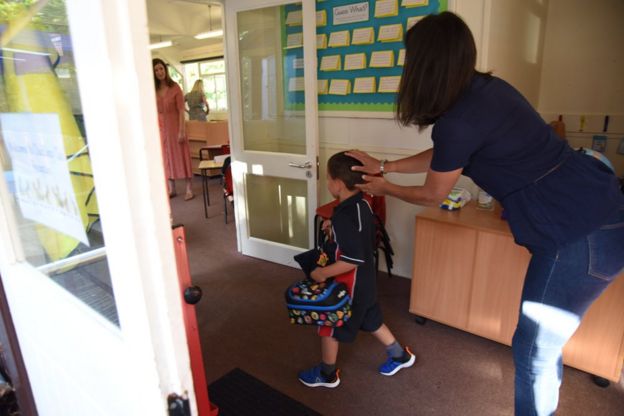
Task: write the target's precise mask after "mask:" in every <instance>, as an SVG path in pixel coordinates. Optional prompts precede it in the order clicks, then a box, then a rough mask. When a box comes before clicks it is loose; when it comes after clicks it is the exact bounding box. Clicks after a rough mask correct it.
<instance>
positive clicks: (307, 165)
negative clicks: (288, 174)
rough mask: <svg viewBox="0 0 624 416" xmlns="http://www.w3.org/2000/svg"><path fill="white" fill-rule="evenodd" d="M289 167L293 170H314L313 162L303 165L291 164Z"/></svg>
mask: <svg viewBox="0 0 624 416" xmlns="http://www.w3.org/2000/svg"><path fill="white" fill-rule="evenodd" d="M288 166H291V167H293V168H299V169H312V162H305V163H303V164H301V165H300V164H298V163H294V162H290V163H288Z"/></svg>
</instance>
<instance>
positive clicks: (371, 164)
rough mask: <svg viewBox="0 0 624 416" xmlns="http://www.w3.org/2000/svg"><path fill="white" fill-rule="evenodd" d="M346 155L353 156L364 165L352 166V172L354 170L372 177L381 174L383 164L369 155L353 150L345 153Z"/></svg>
mask: <svg viewBox="0 0 624 416" xmlns="http://www.w3.org/2000/svg"><path fill="white" fill-rule="evenodd" d="M345 154H346V155H347V156H351V157H352V158H354V159H356V160H357V161H359V162H360V163H361V164H362V166H352V167H351V170H354V171H356V172H364V173H368V174H371V175H376V174H378V173H380V172H381V170H380V169H381V162H380V161H379V159H375V158H374V157H372V156H371V155H369V154H368V153H366V152H362V151H361V150H357V149H353V150H349V151H347V152H345Z"/></svg>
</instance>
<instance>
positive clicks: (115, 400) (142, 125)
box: [0, 0, 196, 416]
mask: <svg viewBox="0 0 624 416" xmlns="http://www.w3.org/2000/svg"><path fill="white" fill-rule="evenodd" d="M9 3H13V4H12V5H11V6H14V7H12V8H10V14H9V22H10V25H9V26H4V27H3V28H2V37H1V44H0V48H1V50H0V53H1V54H2V60H1V61H2V83H1V84H0V85H1V88H0V134H1V136H0V139H1V140H0V161H1V165H2V177H0V273H1V275H2V282H3V284H4V287H5V289H6V293H7V300H8V304H9V307H10V310H11V314H12V317H13V320H14V324H15V328H16V332H17V337H18V341H19V344H20V348H21V351H22V354H23V357H24V362H25V366H26V370H27V373H28V377H29V380H30V384H31V387H32V390H33V395H34V399H35V404H36V406H37V410H38V413H39V414H40V415H43V416H45V415H54V416H56V415H64V416H68V415H76V416H85V415H107V416H108V415H115V416H120V415H129V416H130V415H132V416H136V415H166V414H167V396H168V395H169V394H172V393H173V394H178V395H180V396H183V395H187V396H188V397H189V399H190V403H191V407H192V409H193V414H196V406H195V400H194V391H193V384H192V376H191V370H190V364H189V354H188V347H187V342H186V334H185V332H184V325H183V320H182V305H181V298H180V291H179V288H178V279H177V272H176V266H175V258H174V248H173V242H172V234H171V225H170V219H169V217H170V213H169V204H168V199H167V196H166V190H165V181H164V173H163V167H162V159H161V153H160V144H159V133H158V123H157V118H156V106H155V94H154V84H153V76H152V68H151V62H150V56H149V52H148V34H147V21H146V12H145V4H144V3H143V2H140V1H136V2H135V1H132V2H125V1H110V0H67V1H66V2H60V1H54V2H53V1H43V0H42V1H39V2H32V3H33V5H32V6H29V4H30V3H31V2H22V1H17V0H16V1H10V0H9V1H5V2H3V4H4V5H8V4H9ZM83 120H84V127H83Z"/></svg>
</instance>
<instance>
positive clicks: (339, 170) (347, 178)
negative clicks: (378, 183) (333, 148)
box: [327, 152, 364, 191]
mask: <svg viewBox="0 0 624 416" xmlns="http://www.w3.org/2000/svg"><path fill="white" fill-rule="evenodd" d="M351 166H362V163H361V162H360V161H359V160H357V159H354V158H352V157H351V156H347V155H346V154H345V152H340V153H336V154H335V155H333V156H332V157H330V158H329V160H328V161H327V172H328V173H329V176H330V177H331V178H332V179H339V180H341V181H342V182H344V184H345V186H346V187H347V189H348V190H350V191H353V190H354V189H355V185H356V184H359V183H364V179H362V172H355V171H352V170H351Z"/></svg>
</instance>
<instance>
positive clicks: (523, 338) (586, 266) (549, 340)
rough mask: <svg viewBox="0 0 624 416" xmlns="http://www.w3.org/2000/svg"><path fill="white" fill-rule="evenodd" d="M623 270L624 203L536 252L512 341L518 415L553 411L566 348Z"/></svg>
mask: <svg viewBox="0 0 624 416" xmlns="http://www.w3.org/2000/svg"><path fill="white" fill-rule="evenodd" d="M622 268H624V207H620V210H619V211H618V212H617V213H616V214H615V215H613V216H612V218H610V219H609V220H608V221H607V222H605V225H603V226H602V227H601V228H600V229H599V230H597V231H594V232H593V233H591V234H589V235H588V236H586V237H584V238H582V239H581V240H579V241H577V242H574V243H572V244H568V245H567V246H565V247H563V248H561V249H559V250H556V251H553V252H548V253H544V252H540V251H534V252H533V255H532V257H531V261H530V263H529V268H528V270H527V274H526V279H525V282H524V288H523V290H522V300H521V302H520V317H519V320H518V326H517V327H516V332H515V333H514V336H513V341H512V348H513V356H514V363H515V366H516V376H515V385H516V387H515V388H516V392H515V412H516V416H537V415H539V416H545V415H552V414H554V413H555V410H556V409H557V402H558V400H559V386H560V385H561V376H562V373H563V365H562V360H561V351H562V348H563V346H564V345H565V343H566V342H567V341H568V339H569V338H570V337H571V336H572V335H573V334H574V331H576V328H577V327H578V326H579V324H580V322H581V319H582V318H583V315H584V314H585V312H586V311H587V309H588V308H589V306H590V305H591V304H592V302H593V301H594V300H595V299H596V298H597V297H598V296H600V294H601V293H602V292H603V290H604V289H606V287H607V286H608V285H609V283H611V281H612V280H613V279H614V277H615V276H616V275H617V274H618V273H619V272H620V271H621V270H622Z"/></svg>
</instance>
